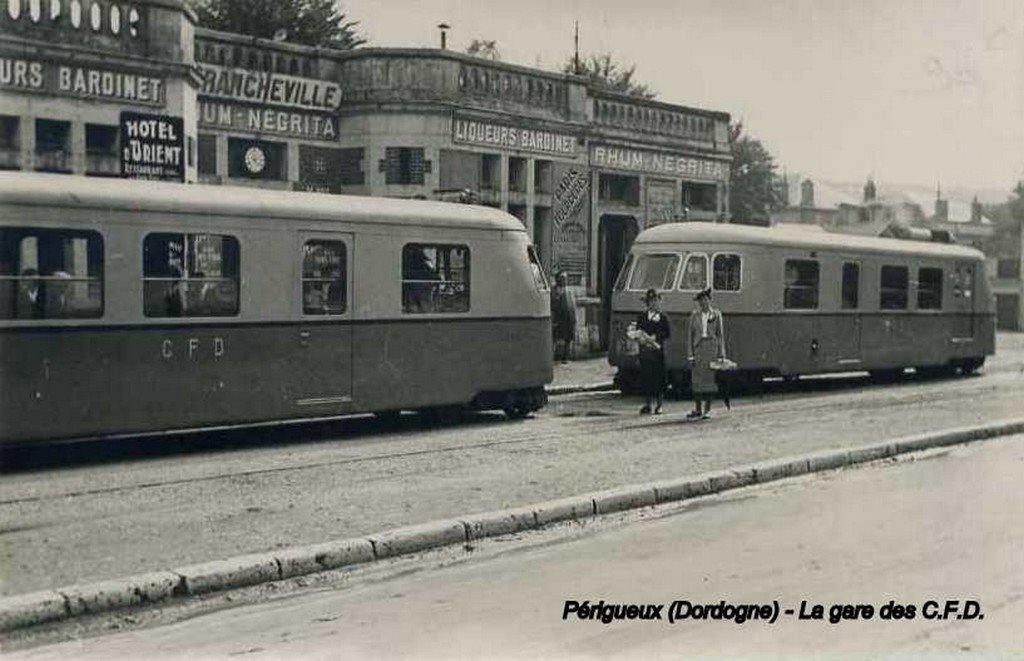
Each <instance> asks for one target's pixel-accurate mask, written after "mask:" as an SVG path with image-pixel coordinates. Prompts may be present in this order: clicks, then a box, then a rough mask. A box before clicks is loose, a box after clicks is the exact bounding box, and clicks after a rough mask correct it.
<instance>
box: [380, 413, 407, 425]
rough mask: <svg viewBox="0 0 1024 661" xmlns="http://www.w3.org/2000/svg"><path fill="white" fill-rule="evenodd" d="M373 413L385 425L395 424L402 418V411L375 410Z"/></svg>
mask: <svg viewBox="0 0 1024 661" xmlns="http://www.w3.org/2000/svg"><path fill="white" fill-rule="evenodd" d="M373 415H374V417H375V418H377V419H378V420H380V421H381V422H382V423H383V424H385V425H394V424H396V423H397V422H398V421H399V420H400V419H401V418H402V412H401V411H374V412H373Z"/></svg>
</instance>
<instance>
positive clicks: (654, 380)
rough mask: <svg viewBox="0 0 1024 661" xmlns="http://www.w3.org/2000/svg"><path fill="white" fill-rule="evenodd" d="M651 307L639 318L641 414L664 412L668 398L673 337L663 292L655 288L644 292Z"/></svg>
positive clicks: (637, 320)
mask: <svg viewBox="0 0 1024 661" xmlns="http://www.w3.org/2000/svg"><path fill="white" fill-rule="evenodd" d="M644 303H645V304H646V305H647V310H646V311H644V312H641V313H640V315H639V316H638V317H637V319H636V332H635V339H636V340H637V342H638V343H639V345H640V392H641V393H642V394H643V396H644V399H645V400H646V401H645V402H644V405H643V407H642V408H641V409H640V414H641V415H644V414H647V413H651V409H652V407H653V412H654V413H655V414H658V413H661V405H662V401H663V400H664V398H665V340H667V339H668V337H669V333H670V331H669V325H668V319H667V318H666V317H665V315H663V314H662V313H661V296H660V295H659V294H658V292H657V291H655V290H654V289H648V290H647V291H646V292H645V293H644Z"/></svg>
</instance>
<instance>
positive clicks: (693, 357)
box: [686, 289, 725, 420]
mask: <svg viewBox="0 0 1024 661" xmlns="http://www.w3.org/2000/svg"><path fill="white" fill-rule="evenodd" d="M693 298H694V300H696V301H697V309H696V310H694V311H693V312H692V313H690V328H689V332H688V333H687V334H686V339H687V343H686V355H687V357H688V359H689V361H690V375H691V378H690V389H691V390H692V391H693V406H694V409H693V411H691V412H690V413H688V414H687V416H686V417H687V418H690V419H694V418H704V419H705V420H706V419H707V418H709V417H711V399H712V398H713V397H714V396H715V395H716V394H717V393H718V384H717V383H716V382H715V371H714V370H713V369H712V368H711V362H712V361H714V360H724V359H725V326H724V325H723V323H722V313H721V312H719V311H718V310H717V309H715V308H713V307H711V290H710V289H705V290H704V291H702V292H700V293H698V294H697V295H696V296H694V297H693ZM701 402H703V410H702V409H701Z"/></svg>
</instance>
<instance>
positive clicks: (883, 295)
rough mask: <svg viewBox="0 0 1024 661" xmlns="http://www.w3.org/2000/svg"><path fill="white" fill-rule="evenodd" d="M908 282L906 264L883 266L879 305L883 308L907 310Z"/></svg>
mask: <svg viewBox="0 0 1024 661" xmlns="http://www.w3.org/2000/svg"><path fill="white" fill-rule="evenodd" d="M907 282H908V277H907V267H906V266H883V267H882V282H881V285H882V286H881V290H880V292H879V297H878V306H879V307H880V308H882V309H883V310H905V309H906V307H907Z"/></svg>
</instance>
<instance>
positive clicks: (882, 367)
mask: <svg viewBox="0 0 1024 661" xmlns="http://www.w3.org/2000/svg"><path fill="white" fill-rule="evenodd" d="M648 287H653V288H655V289H658V290H659V291H661V292H662V294H663V306H662V307H663V309H664V310H665V311H666V312H667V314H668V316H669V319H670V322H671V332H672V340H671V341H670V342H669V345H668V347H667V351H666V362H667V367H668V370H669V373H670V375H671V378H672V381H673V383H674V385H676V386H677V387H679V388H680V389H686V388H688V384H689V366H688V364H687V361H686V358H687V357H686V356H685V355H683V354H684V350H683V346H684V344H683V338H684V337H685V334H686V332H687V323H688V317H689V313H690V312H691V311H692V310H693V309H694V308H695V306H696V303H695V302H694V300H693V297H694V295H695V294H696V293H697V292H698V291H700V290H703V289H706V288H710V289H711V290H712V291H713V294H714V304H715V306H716V307H718V308H719V309H721V310H722V313H723V317H724V321H725V333H726V349H727V352H728V355H729V357H730V358H731V359H732V360H734V361H735V362H736V363H737V364H738V368H739V370H740V373H739V374H740V375H741V376H743V377H748V378H750V379H753V380H759V379H760V377H764V376H796V375H802V374H820V373H828V372H847V371H862V370H864V371H869V372H872V373H873V374H876V375H879V376H893V375H895V374H896V373H898V372H901V371H902V370H903V368H906V367H914V368H917V369H919V370H923V371H947V372H952V371H957V370H958V371H961V372H972V371H974V370H977V369H978V368H979V367H980V366H981V365H982V364H983V363H984V361H985V357H986V356H987V355H990V354H992V353H993V352H994V350H995V348H994V347H995V311H994V305H993V302H992V296H991V292H990V291H989V288H988V282H987V279H986V277H985V262H984V256H983V254H982V253H981V252H979V251H977V250H974V249H972V248H967V247H963V246H958V245H951V244H946V243H938V242H927V241H911V240H903V239H890V238H877V237H861V236H852V235H839V234H830V233H827V232H823V231H814V230H811V229H788V228H787V229H782V228H759V227H748V226H740V225H727V224H716V223H701V222H693V223H673V224H668V225H661V226H658V227H655V228H652V229H649V230H647V231H645V232H642V233H641V234H640V235H639V236H638V237H637V239H636V242H635V243H634V245H633V248H632V251H631V253H630V256H629V257H628V259H627V262H626V264H625V265H624V267H623V269H622V271H621V273H620V275H619V278H618V280H617V282H616V285H615V291H614V293H613V298H612V306H613V314H612V322H611V324H612V327H611V338H612V342H611V344H610V349H609V361H610V362H611V364H612V365H614V366H617V367H618V368H619V370H618V375H617V381H618V382H619V384H620V386H621V387H622V388H624V389H625V390H629V389H631V388H632V386H633V384H634V383H635V379H636V363H635V358H634V357H633V356H630V355H627V354H626V353H625V352H624V350H623V349H624V347H625V346H626V342H625V329H626V327H627V326H628V324H629V322H631V321H632V320H633V319H634V318H635V317H636V315H637V313H638V312H639V311H640V310H642V309H643V304H642V302H641V301H640V295H641V294H642V293H643V292H644V290H646V289H647V288H648Z"/></svg>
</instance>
